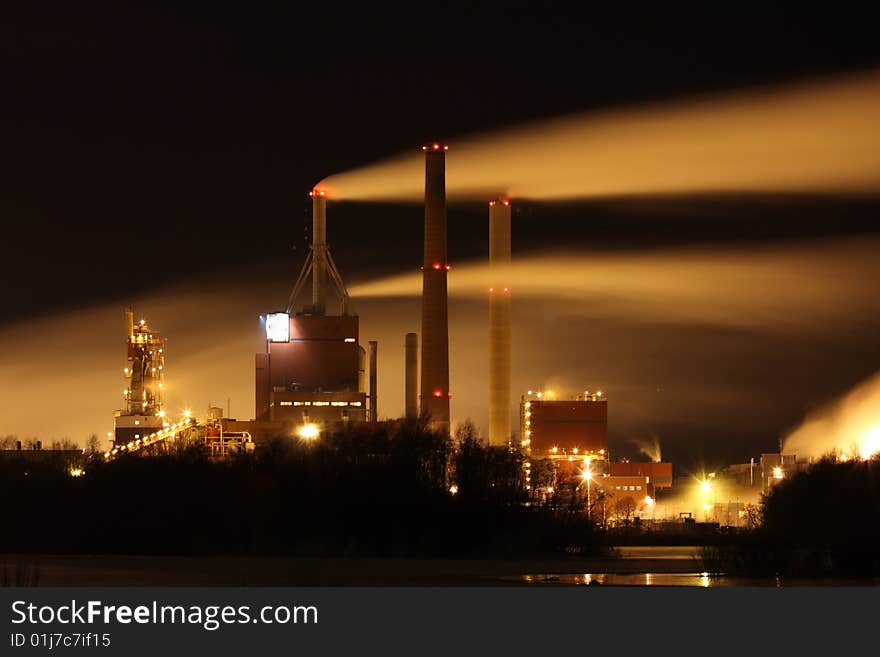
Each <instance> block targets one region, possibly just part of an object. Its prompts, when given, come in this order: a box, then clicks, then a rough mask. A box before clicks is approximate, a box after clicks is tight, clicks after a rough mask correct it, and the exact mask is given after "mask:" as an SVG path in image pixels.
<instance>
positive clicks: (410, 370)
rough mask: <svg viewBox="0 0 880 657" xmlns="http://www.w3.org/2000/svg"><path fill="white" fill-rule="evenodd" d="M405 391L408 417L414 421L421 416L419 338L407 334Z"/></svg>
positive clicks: (415, 334)
mask: <svg viewBox="0 0 880 657" xmlns="http://www.w3.org/2000/svg"><path fill="white" fill-rule="evenodd" d="M405 349H406V355H405V359H404V361H405V370H404V390H405V394H406V405H405V408H406V417H407V418H409V419H414V418H417V417H418V416H419V381H418V376H419V374H418V372H419V336H418V334H417V333H407V334H406V341H405Z"/></svg>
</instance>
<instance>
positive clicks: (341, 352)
mask: <svg viewBox="0 0 880 657" xmlns="http://www.w3.org/2000/svg"><path fill="white" fill-rule="evenodd" d="M311 197H312V245H311V249H310V252H309V255H308V257H307V258H306V262H305V263H304V264H303V268H302V271H301V272H300V275H299V278H298V279H297V282H296V284H295V285H294V288H293V292H292V293H291V295H290V300H289V302H288V306H287V308H286V309H285V310H284V311H281V312H274V313H269V314H268V315H266V316H265V323H266V326H265V328H266V349H265V352H263V353H259V354H257V355H256V368H255V383H256V395H255V396H256V409H255V417H256V420H257V423H272V424H275V425H276V426H285V427H287V426H291V425H292V427H293V429H294V430H295V431H298V432H300V433H301V434H302V435H310V434H312V433H314V432H316V431H320V430H322V429H330V428H333V427H334V426H337V425H339V424H341V423H347V422H363V421H365V420H366V419H367V418H368V411H369V413H370V416H371V417H374V416H375V415H376V406H375V404H376V391H375V380H376V379H375V376H373V375H372V374H373V373H374V372H375V368H376V364H375V362H373V363H372V364H371V377H370V382H371V384H372V385H373V386H374V389H373V390H372V391H371V394H370V395H369V399H370V400H371V401H372V402H373V405H372V407H371V408H370V409H368V407H367V400H368V395H367V393H366V392H364V378H365V377H364V375H365V362H366V353H365V351H364V349H363V348H362V347H361V346H360V344H359V334H358V329H359V327H358V317H357V315H355V314H353V313H352V312H351V308H350V305H351V304H350V300H349V296H348V291H347V289H346V287H345V284H344V283H343V282H342V277H341V275H340V274H339V271H338V269H337V268H336V264H335V263H334V262H333V257H332V256H331V255H330V249H329V247H328V245H327V239H326V235H327V226H326V207H327V206H326V203H327V201H326V196H325V193H324V192H323V191H320V190H313V191H312V193H311ZM309 279H311V291H312V294H311V303H307V304H305V305H303V306H301V307H299V309H297V308H296V303H297V299H298V297H299V296H300V293H301V292H302V291H303V290H304V289H305V285H306V283H307V282H308V281H309ZM330 287H332V288H333V289H334V291H335V293H336V297H337V300H338V302H339V314H336V315H331V314H328V313H327V301H328V288H330ZM376 352H377V350H376V348H375V347H373V349H372V354H373V360H374V361H375V355H376ZM303 432H305V433H304V434H303Z"/></svg>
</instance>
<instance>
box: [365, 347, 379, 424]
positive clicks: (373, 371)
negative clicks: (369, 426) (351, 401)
mask: <svg viewBox="0 0 880 657" xmlns="http://www.w3.org/2000/svg"><path fill="white" fill-rule="evenodd" d="M378 352H379V343H378V342H376V341H375V340H370V415H369V417H368V418H367V419H368V420H369V421H370V422H378V421H379V408H378V407H377V406H376V403H377V401H376V400H377V396H378V390H377V386H378V376H377V374H378V371H379V363H378V361H377V360H376V359H377V358H378V355H379V354H378Z"/></svg>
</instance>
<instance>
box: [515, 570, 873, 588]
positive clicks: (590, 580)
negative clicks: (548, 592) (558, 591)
mask: <svg viewBox="0 0 880 657" xmlns="http://www.w3.org/2000/svg"><path fill="white" fill-rule="evenodd" d="M507 579H509V580H517V581H519V582H521V583H523V584H538V585H554V584H555V585H563V586H566V585H567V586H584V585H586V586H601V585H605V586H689V587H700V588H710V587H711V588H730V587H735V586H762V587H770V586H773V587H776V588H782V587H783V586H786V587H794V586H880V578H870V577H869V578H859V579H844V578H824V579H791V580H787V581H785V582H784V583H783V581H782V579H781V578H779V577H733V576H728V575H720V576H716V577H712V576H710V575H709V573H584V574H579V573H538V574H533V575H520V576H514V577H510V578H507Z"/></svg>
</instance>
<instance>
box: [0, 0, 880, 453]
mask: <svg viewBox="0 0 880 657" xmlns="http://www.w3.org/2000/svg"><path fill="white" fill-rule="evenodd" d="M179 4H183V3H167V4H164V5H163V4H161V3H138V2H125V3H122V2H88V3H53V4H50V3H37V2H34V3H27V6H26V7H19V8H17V9H16V10H14V12H13V11H11V10H9V9H4V10H3V15H2V16H0V66H2V76H0V84H2V89H3V91H2V102H0V124H2V126H3V131H2V135H3V136H2V147H0V154H2V155H0V162H2V171H0V217H2V225H3V239H2V240H0V243H2V245H3V246H2V248H0V276H2V277H3V280H4V285H3V286H2V288H0V328H2V327H3V326H4V325H8V324H10V323H12V322H15V321H19V320H28V319H31V318H35V317H36V316H38V315H45V314H47V313H50V312H53V313H54V312H58V311H61V310H66V309H72V308H77V307H86V306H92V305H94V304H98V303H103V302H107V301H113V302H117V301H118V300H119V299H122V298H127V297H132V296H137V295H140V294H146V293H149V292H150V291H152V290H155V289H157V288H160V287H162V286H165V285H167V284H170V283H174V282H176V281H180V280H184V279H188V278H191V277H192V276H197V275H199V274H204V273H206V272H210V271H212V270H213V269H215V268H216V267H217V266H218V263H222V266H223V267H225V268H232V269H235V270H236V271H239V272H242V274H241V275H242V276H243V277H244V278H245V279H246V278H247V274H246V273H244V272H247V271H248V269H249V268H254V269H257V268H259V267H261V266H262V265H263V264H264V263H266V262H278V261H285V260H286V261H289V263H290V265H289V269H290V272H291V279H292V278H293V276H294V275H295V273H296V271H297V269H298V267H299V264H300V262H301V258H302V254H303V246H304V245H305V241H304V231H305V230H306V229H307V227H308V225H309V223H310V220H309V214H308V208H309V204H308V199H307V197H306V192H307V191H308V189H310V188H311V186H312V185H313V184H315V183H316V182H317V181H319V180H321V179H322V178H324V177H326V176H328V175H330V174H333V173H336V172H341V171H345V170H349V169H352V168H354V167H358V166H360V165H363V164H367V163H370V162H373V161H375V160H378V159H381V158H384V157H387V156H389V155H393V154H396V153H399V152H401V151H406V150H408V149H413V148H415V149H417V148H418V147H419V146H420V145H421V143H423V142H424V141H425V140H432V139H448V140H450V142H451V143H452V144H453V146H454V143H455V137H456V136H458V135H465V134H467V133H475V132H480V131H483V130H489V129H496V128H499V127H504V126H508V125H514V124H517V123H520V122H523V121H528V120H532V119H538V118H544V117H554V116H558V115H562V114H568V113H574V112H581V111H589V110H592V109H599V108H607V107H616V106H627V105H634V104H640V103H645V102H652V101H657V100H665V99H679V98H687V97H691V96H695V95H700V94H705V93H712V92H718V91H726V90H731V89H741V88H751V87H755V86H761V85H770V84H774V83H778V82H785V81H790V80H798V79H811V78H814V77H816V76H822V75H829V74H835V73H843V72H851V71H861V70H868V69H872V68H875V67H876V66H877V65H878V64H880V41H878V39H877V38H876V25H875V23H874V22H872V21H870V20H867V19H866V18H860V17H858V16H856V15H854V14H853V13H852V12H849V11H842V10H841V11H839V12H837V13H834V12H831V11H830V10H826V11H823V12H817V13H815V14H808V13H805V10H804V8H803V6H801V7H800V8H799V10H798V12H796V13H795V12H791V11H779V12H772V11H769V10H765V11H763V12H760V13H754V14H745V13H736V14H733V13H731V14H727V15H725V14H723V13H721V12H719V11H706V12H689V13H687V14H684V13H683V14H679V15H675V14H673V13H670V12H669V11H663V12H660V13H653V14H650V13H645V12H644V11H643V10H641V9H639V10H638V11H637V10H636V9H631V10H628V11H626V12H623V13H621V14H620V15H617V16H604V15H600V14H599V12H597V11H595V10H593V9H589V10H583V11H582V12H580V13H577V14H574V13H572V12H571V10H570V9H568V8H566V5H563V4H562V3H559V4H554V3H524V2H509V3H505V7H504V9H503V10H499V9H498V8H491V9H490V8H479V7H477V6H476V5H478V4H480V3H471V4H469V5H462V6H454V5H447V4H444V3H437V2H435V3H430V4H428V3H425V4H422V3H420V4H419V8H418V10H417V11H416V10H413V11H412V12H403V13H401V12H399V11H398V12H393V13H392V12H388V13H382V12H380V11H379V10H378V9H376V8H375V6H374V3H360V4H359V5H358V7H359V9H356V10H349V9H347V8H345V7H344V6H342V5H336V4H326V3H323V4H322V5H321V7H320V9H319V10H308V9H305V8H303V7H301V6H295V5H299V4H300V3H277V5H276V6H270V5H267V4H263V3H257V2H247V3H243V2H239V3H234V5H235V6H234V7H231V8H229V9H226V8H224V3H220V2H216V3H205V4H192V3H187V4H186V8H181V7H178V6H175V5H179ZM229 4H230V5H232V4H233V3H229ZM428 9H430V11H431V14H432V15H427V10H428ZM664 9H665V8H664ZM25 14H27V15H25ZM878 206H880V204H878V203H877V202H875V201H871V200H864V199H862V200H859V199H845V198H817V197H804V196H801V197H774V196H751V197H728V198H722V199H718V198H713V199H706V198H703V199H700V198H665V199H662V200H661V199H650V198H647V199H638V200H628V201H625V202H624V201H619V200H614V199H609V200H595V201H590V202H585V203H580V204H569V205H561V204H547V203H544V204H524V205H519V206H517V207H516V208H515V212H516V213H517V214H516V217H517V221H518V224H519V226H520V227H521V229H520V228H518V230H517V232H516V233H515V235H514V250H515V251H517V252H518V253H524V252H525V251H528V250H545V249H553V248H556V247H565V248H568V249H570V250H571V249H577V248H579V247H589V248H592V249H609V250H624V249H631V248H640V249H642V248H647V249H652V248H657V249H662V248H666V247H669V246H680V245H689V244H704V243H706V242H713V243H718V244H730V243H736V244H740V243H743V242H751V243H764V242H773V241H779V240H788V239H792V238H800V237H822V236H827V235H835V236H847V235H865V234H876V233H877V232H880V230H878V227H877V221H876V217H877V211H878V209H880V207H878ZM484 211H485V208H484V207H483V206H482V205H480V206H478V207H468V206H456V207H452V208H450V236H449V239H450V255H451V258H452V260H453V261H462V260H466V259H468V258H474V257H482V256H483V255H484V254H485V253H486V250H487V246H486V235H485V232H486V231H485V222H484ZM364 212H365V210H364V209H363V208H361V207H359V206H358V205H357V204H351V203H343V204H339V205H337V206H336V207H335V208H334V220H337V219H336V217H338V221H339V223H340V225H345V226H346V229H345V234H344V235H343V234H340V233H335V234H333V235H332V237H331V244H332V246H333V252H334V256H335V257H336V260H337V261H338V262H339V264H340V267H341V269H342V271H343V273H344V274H345V275H346V278H347V279H348V280H349V281H358V280H363V279H367V278H370V277H371V276H374V275H377V274H380V273H395V272H398V271H402V270H407V269H413V268H415V267H417V266H418V260H419V257H420V245H419V243H420V240H421V213H420V210H419V209H418V208H415V207H412V206H410V207H407V206H399V207H395V206H371V207H370V208H369V217H371V218H373V217H376V218H380V219H381V222H382V224H381V229H379V230H377V226H379V222H378V221H377V222H376V223H371V222H370V221H362V220H359V218H363V216H364V214H363V213H364ZM585 216H586V217H588V218H589V220H588V221H582V220H581V219H582V218H583V217H585ZM829 217H833V218H834V219H833V221H829ZM549 218H552V219H553V221H549V220H548V219H549ZM346 219H352V221H346ZM531 228H535V230H531ZM392 229H393V230H395V231H397V232H396V233H394V234H395V235H396V238H395V239H393V240H389V239H387V236H388V235H389V234H391V231H392ZM285 300H286V299H279V304H278V305H279V306H281V305H283V303H284V301H285ZM860 339H861V338H860ZM768 344H769V343H764V344H762V346H761V349H763V350H765V351H772V349H771V347H768ZM772 347H773V348H775V345H772ZM846 354H850V355H853V358H852V363H851V364H850V365H849V366H848V367H849V369H846V368H845V367H844V368H843V369H844V370H846V371H842V372H841V373H840V376H839V377H838V378H837V379H832V380H830V381H829V384H828V386H826V388H829V389H831V390H832V391H833V392H842V391H844V390H846V389H847V388H848V387H849V386H851V385H852V384H853V383H854V382H855V381H856V380H858V378H859V377H862V376H865V375H867V374H869V373H870V372H871V371H873V370H874V369H876V366H875V363H874V362H873V361H872V360H871V359H870V358H867V359H866V358H865V352H859V351H858V349H856V348H855V347H853V348H852V349H851V348H850V346H849V345H846V344H845V343H838V344H837V346H836V347H835V349H834V350H831V351H830V352H829V356H828V358H827V360H828V361H829V362H835V361H837V360H839V359H840V358H841V357H842V356H843V355H846ZM870 355H871V356H872V357H873V356H876V354H875V353H873V352H870ZM761 367H765V368H766V367H767V366H766V365H764V366H761ZM761 367H758V369H757V370H755V371H752V372H751V373H750V374H749V376H748V377H743V386H747V385H750V383H749V381H751V380H752V379H753V378H754V377H755V376H756V374H755V372H758V375H761V372H762V369H761ZM827 368H828V369H831V368H832V366H831V365H828V366H827ZM750 377H751V378H750ZM780 385H784V384H780ZM817 389H818V386H813V388H809V389H808V390H807V392H805V393H804V394H803V395H800V394H799V395H798V399H797V400H794V401H793V400H788V402H787V404H788V405H787V406H785V407H784V408H783V409H781V410H780V418H777V419H774V420H773V423H772V429H773V432H772V433H773V435H774V436H775V432H778V431H781V430H783V429H784V426H785V424H786V423H791V422H794V421H796V420H797V419H798V418H799V417H801V416H802V413H803V411H804V409H805V408H808V407H809V406H810V405H811V404H813V403H817V402H818V401H820V400H819V399H817V398H813V397H815V396H816V394H817V393H816V391H817ZM728 429H729V430H730V432H732V433H735V429H730V428H728ZM750 430H751V429H750ZM761 430H762V431H764V433H763V434H762V436H763V438H766V436H767V435H769V434H768V433H767V431H766V430H767V427H764V428H763V429H761ZM682 431H684V432H685V433H686V431H687V430H686V428H685V429H682ZM755 435H757V434H755ZM773 440H775V437H774V438H773V439H771V441H770V442H771V443H772V442H773ZM766 442H767V441H766V439H765V440H764V442H761V441H760V440H759V439H755V440H754V442H753V443H752V446H755V447H756V449H761V448H765V447H766ZM716 453H717V454H720V453H721V452H716ZM737 457H739V455H737Z"/></svg>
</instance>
